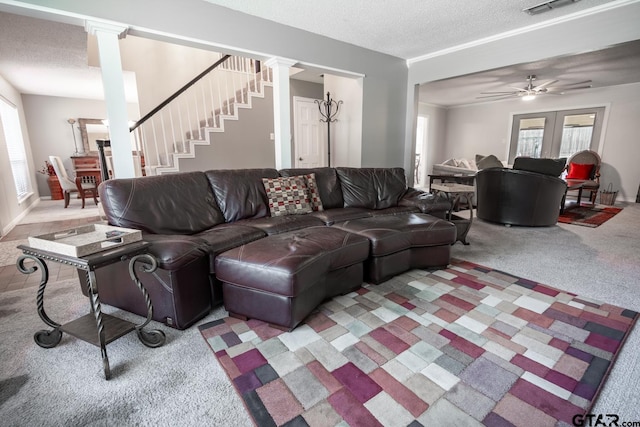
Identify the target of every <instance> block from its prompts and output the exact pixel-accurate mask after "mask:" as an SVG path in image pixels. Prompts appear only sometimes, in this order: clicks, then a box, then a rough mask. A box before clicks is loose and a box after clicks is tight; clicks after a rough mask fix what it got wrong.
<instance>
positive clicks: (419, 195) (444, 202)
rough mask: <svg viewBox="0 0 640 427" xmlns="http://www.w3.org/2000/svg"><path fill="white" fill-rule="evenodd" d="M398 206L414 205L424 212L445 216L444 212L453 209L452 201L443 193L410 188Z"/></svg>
mask: <svg viewBox="0 0 640 427" xmlns="http://www.w3.org/2000/svg"><path fill="white" fill-rule="evenodd" d="M398 206H414V207H417V208H418V209H420V211H422V213H428V214H431V215H434V216H437V217H444V214H445V213H446V212H447V211H449V210H450V209H451V201H450V200H449V199H447V198H446V197H444V196H442V195H436V194H432V193H427V192H426V191H420V190H416V189H415V188H409V189H408V190H407V192H406V193H404V196H402V197H401V198H400V201H399V202H398Z"/></svg>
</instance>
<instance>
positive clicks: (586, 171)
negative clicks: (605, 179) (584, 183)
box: [567, 163, 593, 180]
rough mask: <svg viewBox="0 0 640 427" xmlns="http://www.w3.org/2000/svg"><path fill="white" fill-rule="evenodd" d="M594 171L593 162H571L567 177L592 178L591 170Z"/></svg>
mask: <svg viewBox="0 0 640 427" xmlns="http://www.w3.org/2000/svg"><path fill="white" fill-rule="evenodd" d="M592 171H593V165H592V164H585V163H569V173H568V174H567V179H583V180H588V179H591V172H592Z"/></svg>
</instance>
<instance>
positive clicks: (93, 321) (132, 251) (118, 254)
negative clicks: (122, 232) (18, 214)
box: [16, 241, 165, 380]
mask: <svg viewBox="0 0 640 427" xmlns="http://www.w3.org/2000/svg"><path fill="white" fill-rule="evenodd" d="M149 246H150V243H147V242H144V241H139V242H135V243H130V244H128V245H124V246H119V247H117V248H114V249H110V250H106V251H102V252H98V253H95V254H91V255H87V256H84V257H80V258H76V257H72V256H68V255H61V254H57V253H54V252H49V251H45V250H42V249H35V248H32V247H30V246H26V245H20V246H18V248H19V249H21V250H22V253H23V255H21V256H20V257H19V258H18V260H17V262H16V266H17V267H18V270H19V271H20V272H21V273H23V274H31V273H34V272H35V271H37V270H40V272H41V273H40V274H41V275H42V276H41V279H40V286H39V287H38V294H37V297H36V304H37V309H38V315H39V316H40V318H41V319H42V321H43V322H44V323H45V324H47V325H48V326H49V327H51V328H53V329H52V330H41V331H38V332H36V333H35V334H34V336H33V339H34V340H35V342H36V344H38V345H39V346H40V347H43V348H53V347H55V346H56V345H58V343H59V342H60V340H61V339H62V333H63V332H66V333H68V334H69V335H72V336H74V337H76V338H78V339H81V340H83V341H86V342H88V343H91V344H93V345H95V346H97V347H100V351H101V353H102V364H103V369H104V376H105V379H107V380H108V379H109V378H111V370H110V367H109V358H108V357H107V344H109V343H110V342H112V341H115V340H116V339H118V338H120V337H122V336H124V335H126V334H128V333H129V332H131V331H133V330H135V331H136V333H137V334H138V338H139V339H140V341H142V343H143V344H144V345H146V346H147V347H160V346H161V345H163V344H164V341H165V335H164V332H162V331H161V330H157V329H156V330H149V331H145V330H144V329H143V328H144V327H145V326H146V325H147V324H148V323H149V322H150V321H151V318H152V316H153V306H152V305H151V299H150V298H149V294H148V293H147V291H146V289H145V288H144V286H142V283H140V280H139V279H138V276H137V274H136V272H135V268H134V267H135V263H136V262H137V261H141V262H144V263H145V264H144V265H143V269H144V271H145V272H148V273H151V272H153V271H155V270H156V268H157V265H158V264H157V261H156V259H155V258H154V257H153V256H151V255H149V254H148V253H147V248H148V247H149ZM127 259H128V260H129V275H130V276H131V280H132V281H133V282H135V284H136V286H138V288H139V289H140V292H142V294H143V296H144V300H145V302H146V304H147V309H148V312H147V319H146V321H145V322H143V323H142V324H139V325H136V324H135V323H131V322H129V321H126V320H122V319H119V318H117V317H115V316H111V315H109V314H106V313H102V307H101V305H100V296H99V294H98V283H97V281H96V274H95V270H97V269H98V268H101V267H104V266H107V265H110V264H114V263H116V262H120V261H124V260H127ZM26 260H31V261H33V262H34V263H35V265H33V266H26V265H25V261H26ZM47 262H59V263H61V264H67V265H71V266H72V267H75V268H77V269H78V270H83V271H85V272H86V274H87V290H88V294H89V303H90V308H91V312H90V313H89V314H86V315H84V316H82V317H79V318H78V319H75V320H72V321H71V322H69V323H65V324H62V325H61V324H59V323H56V322H54V321H53V320H51V319H50V318H49V316H47V313H46V312H45V310H44V291H45V288H46V287H47V282H48V280H49V271H48V269H47V264H46V263H47ZM78 273H79V272H78ZM102 286H108V284H102Z"/></svg>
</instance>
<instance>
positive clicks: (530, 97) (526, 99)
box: [522, 93, 536, 101]
mask: <svg viewBox="0 0 640 427" xmlns="http://www.w3.org/2000/svg"><path fill="white" fill-rule="evenodd" d="M534 99H536V96H535V95H534V94H531V93H528V94H526V95H525V96H523V97H522V100H523V101H533V100H534Z"/></svg>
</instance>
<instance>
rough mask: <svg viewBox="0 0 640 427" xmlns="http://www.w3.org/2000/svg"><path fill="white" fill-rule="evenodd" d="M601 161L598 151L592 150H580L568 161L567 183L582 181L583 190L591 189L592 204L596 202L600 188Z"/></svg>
mask: <svg viewBox="0 0 640 427" xmlns="http://www.w3.org/2000/svg"><path fill="white" fill-rule="evenodd" d="M600 163H601V159H600V156H599V155H598V153H596V152H595V151H591V150H584V151H579V152H577V153H576V154H574V155H573V156H571V157H570V158H569V161H568V162H567V171H568V173H567V176H566V177H565V180H566V181H567V183H581V184H582V191H583V192H585V191H589V192H590V194H589V200H590V201H591V204H592V205H594V204H595V203H596V196H597V195H598V189H599V188H600Z"/></svg>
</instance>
